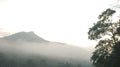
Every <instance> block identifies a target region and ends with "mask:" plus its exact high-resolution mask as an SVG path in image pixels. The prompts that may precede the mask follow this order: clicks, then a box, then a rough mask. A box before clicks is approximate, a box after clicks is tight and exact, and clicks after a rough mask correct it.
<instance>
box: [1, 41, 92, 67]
mask: <svg viewBox="0 0 120 67" xmlns="http://www.w3.org/2000/svg"><path fill="white" fill-rule="evenodd" d="M92 51H93V49H92V48H91V47H87V48H82V47H77V46H71V45H68V44H64V43H58V42H48V43H35V42H25V41H16V42H11V41H7V40H0V52H3V53H5V54H8V55H10V54H11V55H17V56H20V57H28V56H43V57H47V58H49V59H52V60H58V61H61V62H64V61H67V62H70V63H72V62H74V63H80V64H81V65H82V66H83V67H92V65H91V62H90V57H91V54H92Z"/></svg>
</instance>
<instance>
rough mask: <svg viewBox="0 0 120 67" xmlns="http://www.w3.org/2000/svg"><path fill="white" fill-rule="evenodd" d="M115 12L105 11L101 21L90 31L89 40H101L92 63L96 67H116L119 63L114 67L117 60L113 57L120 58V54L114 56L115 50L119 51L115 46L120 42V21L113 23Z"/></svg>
mask: <svg viewBox="0 0 120 67" xmlns="http://www.w3.org/2000/svg"><path fill="white" fill-rule="evenodd" d="M115 12H116V11H115V10H112V9H110V8H109V9H107V10H105V11H104V12H103V13H102V14H101V15H99V17H98V19H99V21H98V22H97V23H94V26H93V27H92V28H90V29H89V32H88V35H89V36H88V38H89V39H90V40H99V42H98V44H97V45H96V47H95V48H96V50H95V51H94V52H93V55H92V57H91V61H92V62H93V64H94V65H95V66H96V67H115V65H117V64H118V62H116V64H114V66H113V62H112V60H114V59H115V57H114V58H113V57H112V56H120V54H119V55H113V54H114V53H115V51H114V50H116V49H117V48H115V46H116V45H117V44H118V42H119V41H120V39H119V37H120V21H118V22H113V18H112V17H113V15H114V14H115ZM119 44H120V43H119ZM119 49H120V48H119ZM116 51H118V50H116ZM114 63H115V62H114ZM110 64H112V65H110ZM108 65H110V66H108ZM119 65H120V64H119ZM117 67H120V66H117Z"/></svg>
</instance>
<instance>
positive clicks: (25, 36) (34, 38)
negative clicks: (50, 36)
mask: <svg viewBox="0 0 120 67" xmlns="http://www.w3.org/2000/svg"><path fill="white" fill-rule="evenodd" d="M3 39H6V40H9V41H18V40H20V41H29V42H48V41H47V40H45V39H43V38H41V37H39V36H38V35H36V34H35V33H34V32H33V31H30V32H24V31H23V32H18V33H15V34H12V35H10V36H6V37H3Z"/></svg>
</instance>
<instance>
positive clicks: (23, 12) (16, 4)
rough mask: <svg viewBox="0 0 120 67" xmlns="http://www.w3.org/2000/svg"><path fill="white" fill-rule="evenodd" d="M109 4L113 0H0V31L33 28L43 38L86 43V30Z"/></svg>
mask: <svg viewBox="0 0 120 67" xmlns="http://www.w3.org/2000/svg"><path fill="white" fill-rule="evenodd" d="M113 3H115V0H0V30H1V29H2V31H3V30H4V32H10V33H15V32H19V31H34V32H35V33H36V34H38V35H39V36H40V37H42V38H44V39H46V40H50V41H57V42H63V43H68V44H72V45H77V46H81V45H82V46H90V45H93V42H91V41H89V40H88V35H87V32H88V29H89V28H90V27H91V26H92V25H93V23H95V22H96V20H97V16H98V15H99V14H100V13H101V12H102V11H103V10H105V9H106V8H108V7H111V6H110V5H111V4H113ZM0 35H2V34H0Z"/></svg>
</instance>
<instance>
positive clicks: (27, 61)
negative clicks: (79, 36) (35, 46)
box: [0, 53, 81, 67]
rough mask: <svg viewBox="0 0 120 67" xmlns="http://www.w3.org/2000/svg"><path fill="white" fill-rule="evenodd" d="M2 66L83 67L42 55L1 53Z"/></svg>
mask: <svg viewBox="0 0 120 67" xmlns="http://www.w3.org/2000/svg"><path fill="white" fill-rule="evenodd" d="M0 67H81V65H80V64H73V63H69V62H60V61H56V60H50V59H45V58H42V57H35V56H31V57H29V56H28V57H20V56H17V55H8V54H4V53H0Z"/></svg>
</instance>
